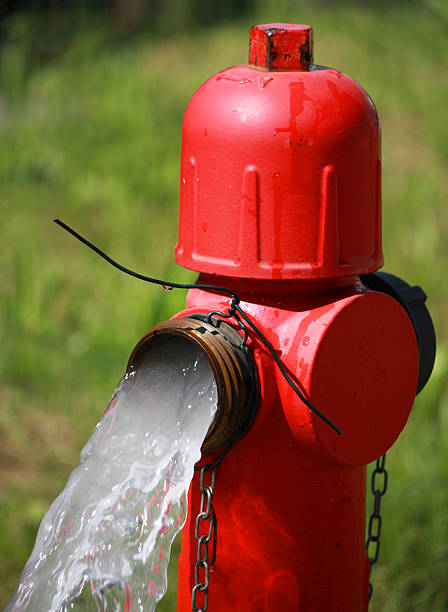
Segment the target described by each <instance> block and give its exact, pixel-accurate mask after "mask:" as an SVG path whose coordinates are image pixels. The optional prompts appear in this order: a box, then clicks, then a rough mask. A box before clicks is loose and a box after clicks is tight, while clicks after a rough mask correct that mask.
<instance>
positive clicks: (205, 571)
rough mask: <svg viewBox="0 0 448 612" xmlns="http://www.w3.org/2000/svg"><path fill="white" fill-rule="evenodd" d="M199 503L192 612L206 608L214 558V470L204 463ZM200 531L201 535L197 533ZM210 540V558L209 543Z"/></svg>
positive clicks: (203, 611) (215, 527) (204, 611)
mask: <svg viewBox="0 0 448 612" xmlns="http://www.w3.org/2000/svg"><path fill="white" fill-rule="evenodd" d="M200 474H201V475H200V485H199V486H200V489H201V505H200V508H199V514H198V515H197V517H196V526H195V532H194V535H195V538H196V540H197V543H198V552H197V557H196V565H195V568H194V581H195V586H194V587H193V591H192V598H191V609H192V611H193V612H206V610H207V608H208V587H209V579H210V571H211V570H213V566H214V564H215V559H216V536H217V524H216V515H215V510H214V508H213V504H212V501H213V493H214V489H215V470H214V468H213V469H210V468H209V466H207V465H205V466H204V467H202V468H201V472H200ZM206 474H209V475H210V481H209V484H208V486H207V485H206V484H205V479H206ZM200 532H201V535H199V534H200ZM210 542H212V551H211V558H210V551H209V544H210ZM199 592H200V593H203V596H202V600H203V601H202V605H199V604H198V603H197V602H196V598H197V597H198V593H199Z"/></svg>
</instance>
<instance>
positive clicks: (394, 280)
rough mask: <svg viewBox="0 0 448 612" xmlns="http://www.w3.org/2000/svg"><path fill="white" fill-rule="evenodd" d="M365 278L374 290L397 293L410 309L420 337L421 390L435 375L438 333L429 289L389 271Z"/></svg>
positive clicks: (410, 316)
mask: <svg viewBox="0 0 448 612" xmlns="http://www.w3.org/2000/svg"><path fill="white" fill-rule="evenodd" d="M361 281H362V282H363V283H364V285H367V287H369V288H370V289H373V290H374V291H381V292H382V293H387V295H390V296H391V297H393V298H394V299H395V300H397V302H398V303H399V304H401V306H403V308H404V309H405V310H406V312H407V314H408V316H409V318H410V319H411V322H412V325H413V327H414V331H415V335H416V338H417V345H418V355H419V367H418V383H417V393H416V395H417V394H418V393H420V391H421V390H422V389H423V387H424V386H425V385H426V383H427V382H428V380H429V377H430V376H431V372H432V369H433V367H434V361H435V358H436V334H435V331H434V325H433V322H432V319H431V315H430V314H429V310H428V309H427V308H426V305H425V302H426V293H425V292H424V291H423V289H422V288H421V287H419V286H415V287H411V285H408V283H406V282H405V281H404V280H402V279H401V278H398V276H394V275H393V274H388V273H387V272H374V273H373V274H366V275H364V276H361Z"/></svg>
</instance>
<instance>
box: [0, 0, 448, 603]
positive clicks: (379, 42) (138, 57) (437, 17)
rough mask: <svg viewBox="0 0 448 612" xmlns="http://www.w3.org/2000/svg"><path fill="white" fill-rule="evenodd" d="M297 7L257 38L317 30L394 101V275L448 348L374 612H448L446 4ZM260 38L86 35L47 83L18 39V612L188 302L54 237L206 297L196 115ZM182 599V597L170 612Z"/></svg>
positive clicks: (396, 469)
mask: <svg viewBox="0 0 448 612" xmlns="http://www.w3.org/2000/svg"><path fill="white" fill-rule="evenodd" d="M288 4H290V3H285V7H283V8H282V6H281V4H280V3H279V5H278V7H277V9H278V10H277V11H275V12H274V11H272V10H270V9H268V8H266V9H264V8H260V9H259V13H258V14H257V15H254V18H253V19H252V20H251V21H253V22H255V21H259V22H263V21H265V22H268V21H282V20H283V21H290V22H294V21H297V22H304V23H307V22H309V23H312V25H313V26H314V28H315V41H316V42H315V46H316V62H317V63H321V64H326V65H333V66H336V67H338V68H340V69H341V70H343V71H344V72H347V73H349V74H350V75H351V76H353V77H354V78H356V79H357V80H358V81H359V82H360V83H361V84H362V85H363V86H364V87H365V88H366V89H367V91H369V93H370V94H371V96H372V97H373V99H374V100H375V102H376V104H377V107H378V109H379V112H380V116H381V118H382V124H383V153H384V154H383V167H384V175H383V184H384V198H383V202H384V250H385V256H386V266H385V268H386V269H387V270H389V271H391V272H394V273H396V274H398V275H401V276H403V277H404V278H406V279H407V280H409V281H410V282H412V283H415V284H420V285H422V286H423V287H424V288H425V290H426V291H427V293H428V294H429V296H430V300H429V306H430V308H431V312H432V314H433V316H434V320H435V323H436V328H437V333H438V339H439V346H438V359H437V363H436V367H435V372H434V375H433V377H432V380H431V382H430V384H429V385H428V387H427V389H425V391H423V393H422V394H421V397H419V398H418V399H417V401H416V405H415V409H414V411H413V414H412V416H411V419H410V421H409V424H408V426H407V428H406V430H405V432H404V433H403V435H402V436H401V437H400V439H399V441H398V442H397V444H396V445H395V447H394V449H393V450H392V451H391V452H390V453H389V460H388V463H389V468H390V490H389V492H388V493H387V496H386V498H385V501H384V529H383V534H384V535H383V542H382V550H381V560H380V563H379V564H378V566H377V567H376V568H375V574H374V579H373V582H374V588H375V595H374V600H373V604H372V610H376V611H380V610H381V611H382V612H395V611H396V612H414V611H419V612H420V611H422V612H423V611H427V612H438V611H442V610H446V609H447V606H448V544H447V542H448V525H447V523H448V513H447V510H446V509H447V506H448V487H447V483H448V473H447V472H448V468H447V466H448V420H447V407H448V406H447V404H448V395H447V385H446V381H447V372H448V344H447V334H448V319H447V318H446V317H445V316H444V315H445V313H446V308H445V304H446V303H447V300H448V285H447V284H446V282H445V279H446V278H447V275H448V263H447V258H446V237H447V235H448V207H447V206H446V202H447V201H448V173H447V171H446V168H447V162H448V105H447V99H448V63H447V57H448V53H447V47H446V29H447V22H448V13H447V11H446V8H445V5H444V4H443V3H437V2H436V0H435V1H434V2H432V3H431V4H428V3H427V4H423V3H421V4H418V3H417V4H415V5H414V4H413V5H411V4H409V5H408V6H407V7H406V8H405V9H403V7H401V9H400V10H398V9H397V10H386V9H385V8H384V7H382V8H381V9H378V10H374V9H366V8H362V7H359V8H356V9H355V8H351V9H350V8H341V9H338V10H336V9H334V8H331V7H330V8H329V7H327V8H324V7H320V8H314V9H309V8H303V10H298V9H294V10H292V9H291V7H290V6H287V5H288ZM248 25H250V24H249V23H248V24H235V25H232V26H220V27H214V28H211V29H210V30H208V31H197V32H194V35H193V36H192V35H191V34H188V35H187V34H186V33H185V34H182V33H180V34H178V35H177V36H176V37H175V38H169V37H165V38H163V37H160V38H159V39H153V38H152V37H151V35H150V33H149V32H148V33H147V34H146V35H144V34H141V35H139V36H137V37H135V38H133V39H131V40H128V41H126V42H115V43H114V44H112V42H111V41H110V39H109V37H108V34H107V32H106V31H105V30H103V29H101V28H88V27H87V26H83V27H82V28H80V29H79V30H78V31H76V32H75V34H74V36H73V38H72V41H71V44H70V46H69V47H68V49H67V50H66V52H65V53H64V54H63V55H60V56H58V57H56V58H55V59H53V60H52V61H50V62H48V63H46V64H33V66H32V71H30V72H28V71H27V66H28V65H29V62H28V63H27V56H26V53H25V49H26V45H25V42H24V37H25V35H26V32H27V27H28V26H27V23H26V20H25V21H24V20H16V21H14V22H13V23H12V24H10V28H11V32H12V35H11V36H12V38H13V41H12V42H10V43H9V44H8V45H7V46H5V47H4V48H3V52H2V72H1V89H0V91H1V93H0V133H1V144H0V212H1V224H0V228H1V241H2V248H1V250H0V266H1V270H2V282H1V284H0V303H1V312H2V318H1V325H2V334H1V338H2V351H1V353H0V364H1V367H0V372H1V373H0V376H1V384H2V393H1V396H0V403H1V404H0V405H1V409H0V435H1V438H0V439H1V445H0V485H1V489H0V516H1V517H2V518H1V521H0V554H1V559H0V577H1V580H0V606H1V605H2V604H3V605H5V604H6V602H7V601H8V599H9V597H10V595H11V593H12V591H13V589H14V587H15V585H16V583H17V580H18V577H19V575H20V572H21V570H22V568H23V565H24V563H25V561H26V558H27V556H28V555H29V553H30V551H31V548H32V545H33V542H34V538H35V533H36V529H37V526H38V524H39V522H40V519H41V518H42V515H43V513H44V512H45V510H46V509H47V507H48V505H49V503H50V501H51V500H52V499H53V498H54V497H55V496H56V495H57V494H58V492H59V491H60V490H61V488H62V487H63V485H64V483H65V480H66V478H67V476H68V474H69V473H70V471H71V470H72V469H73V467H74V466H75V465H76V463H77V461H78V457H79V451H80V449H81V447H82V445H83V444H84V442H85V441H86V440H87V438H88V437H89V435H90V433H91V432H92V430H93V427H94V425H95V423H96V422H97V420H98V418H99V416H100V415H101V412H102V410H103V408H104V406H105V404H106V403H107V400H108V397H109V396H110V394H111V392H112V391H113V389H114V386H115V384H116V383H117V381H118V380H119V378H120V376H121V374H122V372H123V370H124V367H125V364H126V360H127V357H128V356H129V353H130V351H131V349H132V347H133V345H134V343H135V342H136V341H137V340H138V339H139V338H140V336H141V335H142V334H143V333H144V332H145V331H146V330H147V329H149V328H150V327H151V326H152V325H153V324H154V323H155V322H156V321H159V320H163V319H164V318H167V317H169V316H170V314H172V313H173V312H175V311H176V310H178V309H180V308H181V307H182V304H183V300H184V295H183V293H182V292H172V293H169V294H168V293H165V292H163V291H160V290H159V289H157V288H153V287H151V286H147V285H145V284H144V283H139V282H137V281H135V280H132V279H129V278H127V277H125V276H124V275H121V274H119V273H118V272H116V271H114V270H113V269H112V268H110V267H108V266H106V264H104V263H103V262H102V261H101V260H99V259H98V258H97V257H96V256H95V255H93V254H91V253H90V252H89V251H88V250H87V249H85V248H83V247H81V246H80V245H79V244H78V243H77V242H75V241H74V240H73V239H71V238H70V237H68V236H67V235H66V234H65V233H63V232H62V231H61V230H60V229H58V228H57V227H56V226H55V225H54V224H52V223H51V218H52V217H53V216H60V217H61V218H62V219H64V220H65V221H67V222H68V223H70V224H73V225H74V226H75V227H76V228H78V229H79V230H80V231H82V232H84V233H85V234H87V235H88V236H89V238H90V239H92V240H93V241H94V242H96V243H98V244H99V245H100V246H102V247H103V248H104V249H105V250H106V251H108V252H110V253H111V254H112V255H114V256H115V257H116V258H117V259H119V260H120V261H122V262H123V263H124V264H125V265H129V266H130V267H132V268H135V269H137V270H139V271H141V272H143V273H150V274H152V275H155V276H157V275H158V276H162V277H163V276H165V277H166V276H168V277H170V278H173V279H177V280H181V279H183V280H185V281H186V282H187V281H189V280H191V279H193V278H194V276H195V275H194V273H191V272H188V271H185V270H181V269H179V268H178V267H176V265H175V264H174V260H173V247H174V244H175V240H176V232H177V195H178V163H179V162H178V159H179V146H180V125H181V119H182V113H183V110H184V108H185V106H186V104H187V102H188V99H189V97H190V96H191V95H192V93H193V92H194V91H195V89H196V88H197V87H198V86H199V84H200V83H201V82H202V81H204V80H205V79H206V78H208V76H210V75H211V74H212V73H214V72H217V71H218V70H220V69H222V68H225V67H226V66H229V65H232V64H235V63H241V62H244V61H245V60H246V53H247V26H248ZM369 503H371V500H369ZM172 576H174V568H172ZM170 582H171V584H173V583H174V578H172V579H171V581H170ZM174 599H175V594H174V593H173V591H172V590H170V594H169V596H168V598H167V599H166V601H165V602H164V603H163V604H160V606H159V608H160V610H162V611H163V610H173V609H174V603H173V602H174Z"/></svg>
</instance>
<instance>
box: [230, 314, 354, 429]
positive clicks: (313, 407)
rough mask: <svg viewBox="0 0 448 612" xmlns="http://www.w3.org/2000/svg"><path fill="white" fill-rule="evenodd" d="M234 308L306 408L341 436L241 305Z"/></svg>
mask: <svg viewBox="0 0 448 612" xmlns="http://www.w3.org/2000/svg"><path fill="white" fill-rule="evenodd" d="M235 309H236V310H237V311H238V312H239V314H240V315H241V316H242V317H243V319H244V320H245V321H246V323H247V324H248V325H249V326H250V327H251V328H252V330H253V331H254V332H255V333H256V334H257V336H258V337H259V338H260V340H261V341H262V342H263V344H264V345H265V346H266V348H267V349H268V350H269V352H270V353H271V355H272V358H273V359H274V361H275V363H276V364H277V366H278V369H279V370H280V372H281V373H282V374H283V377H284V378H285V380H286V382H288V383H289V385H290V386H291V387H292V388H293V390H294V391H295V392H296V393H297V395H298V396H299V397H300V399H301V400H302V402H303V403H304V404H305V405H306V406H308V408H309V409H310V410H311V412H314V414H316V415H317V416H318V417H320V418H321V419H322V420H323V421H325V423H327V425H329V426H330V427H332V428H333V429H334V430H335V432H336V433H338V434H339V435H340V436H342V433H343V432H342V430H341V429H339V427H338V426H337V425H335V424H334V423H333V422H332V421H330V419H329V418H328V417H326V416H325V415H324V414H323V413H322V412H321V411H320V410H318V409H317V408H316V407H315V406H313V404H312V403H311V402H310V401H309V400H308V399H307V398H306V397H305V395H304V394H303V393H302V391H301V390H300V389H299V387H298V386H297V385H296V384H295V382H294V381H293V380H292V378H291V377H290V376H289V374H288V372H287V371H286V369H285V366H284V365H283V364H282V362H281V361H280V359H279V357H278V355H277V353H276V351H275V349H274V347H273V346H272V344H271V343H270V342H269V340H268V339H267V338H266V336H265V335H264V334H263V332H262V331H261V330H260V329H259V328H258V327H257V326H256V325H255V323H254V322H253V321H252V320H251V319H250V318H249V317H248V316H247V314H246V313H245V312H244V310H243V309H242V308H241V306H239V305H238V304H235Z"/></svg>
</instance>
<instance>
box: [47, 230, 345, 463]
mask: <svg viewBox="0 0 448 612" xmlns="http://www.w3.org/2000/svg"><path fill="white" fill-rule="evenodd" d="M53 221H54V222H55V223H57V224H58V225H59V226H60V227H62V228H63V229H65V230H66V231H67V232H68V233H69V234H71V235H72V236H74V237H75V238H77V239H78V240H79V241H80V242H82V243H83V244H85V245H86V246H88V247H89V249H92V251H95V253H97V254H98V255H99V256H100V257H102V258H103V259H105V260H106V261H107V262H108V263H110V264H111V265H112V266H114V267H115V268H117V269H118V270H120V271H121V272H124V273H125V274H129V276H133V277H134V278H138V279H140V280H143V281H146V282H148V283H154V284H155V285H160V286H161V287H165V288H166V287H171V288H173V289H205V290H206V291H218V292H220V293H227V295H229V296H232V302H231V305H230V308H229V310H228V313H227V314H224V313H221V312H212V313H210V315H209V316H211V315H213V314H215V315H217V316H221V317H223V318H230V317H232V316H233V317H234V318H235V319H236V322H237V323H238V325H239V326H240V327H242V329H243V331H244V333H245V338H244V339H243V344H244V341H245V340H246V338H247V330H245V329H244V325H242V322H241V320H240V319H239V316H238V315H237V314H236V313H237V312H238V313H239V315H241V317H242V318H243V319H244V321H246V323H247V324H248V325H249V326H250V328H251V329H252V330H253V331H254V332H255V333H256V334H257V336H258V337H259V338H260V340H261V341H262V342H263V344H264V345H265V346H266V348H267V349H268V350H269V352H270V353H271V355H272V358H273V359H274V361H275V363H276V364H277V367H278V368H279V370H280V372H281V373H282V375H283V377H284V379H285V380H286V382H287V383H288V384H289V385H290V387H291V388H292V389H293V390H294V391H295V393H296V394H297V395H298V396H299V398H300V399H301V400H302V402H303V403H304V404H305V405H306V406H308V408H309V409H310V410H311V412H313V413H314V414H316V415H317V416H318V417H319V418H321V419H322V420H323V421H324V422H325V423H327V425H329V426H330V427H331V428H332V429H334V431H335V432H336V433H338V434H339V435H340V436H341V435H342V430H341V429H339V427H338V426H337V425H335V424H334V423H333V422H332V421H330V419H329V418H328V417H326V416H325V415H324V414H323V413H322V412H321V411H320V410H318V409H317V408H315V407H314V406H313V404H312V403H311V402H310V401H309V400H308V399H307V398H306V397H305V395H304V394H303V393H302V391H301V390H300V389H299V387H298V386H297V385H296V384H295V382H294V381H293V380H292V378H291V377H290V376H289V374H288V372H287V371H286V369H285V367H284V365H283V364H282V362H281V361H280V359H279V357H278V355H277V353H276V352H275V349H274V347H273V346H272V344H271V343H270V342H269V340H268V339H267V338H266V336H265V335H264V334H263V332H262V331H261V330H260V329H259V328H258V327H257V326H256V325H255V323H254V322H253V321H252V319H250V318H249V317H248V315H247V314H246V313H245V312H244V310H243V309H242V308H241V306H240V305H239V303H240V297H239V295H238V293H236V292H235V291H232V290H231V289H228V288H227V287H219V286H217V285H199V284H194V285H187V284H183V283H172V282H170V281H165V280H161V279H159V278H152V277H151V276H144V275H143V274H139V273H138V272H134V271H133V270H129V268H125V267H124V266H122V265H121V264H119V263H118V262H116V261H115V260H114V259H112V257H109V255H107V254H106V253H105V252H104V251H102V250H101V249H100V248H98V247H97V246H95V245H94V244H92V243H91V242H89V240H87V239H86V238H84V236H81V234H78V232H76V231H75V230H74V229H72V228H71V227H70V226H69V225H66V224H65V223H64V222H63V221H61V220H60V219H53ZM229 450H230V446H229V447H227V448H226V449H225V450H224V452H223V453H222V455H221V456H220V457H218V459H217V460H216V461H215V463H214V464H213V465H212V466H211V467H210V468H208V469H212V468H213V467H216V466H217V465H219V463H220V462H221V461H222V459H223V458H224V457H225V455H226V454H227V453H228V451H229ZM207 467H208V466H207ZM199 469H200V468H199Z"/></svg>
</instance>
